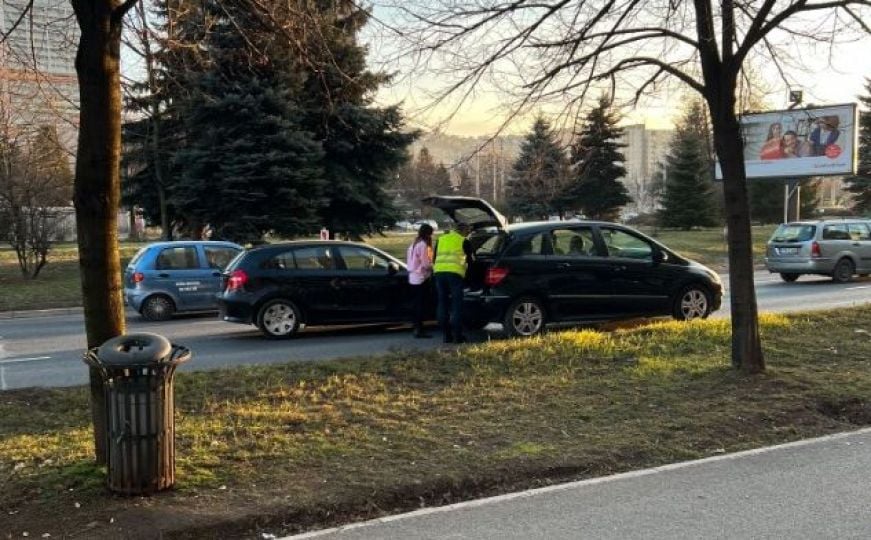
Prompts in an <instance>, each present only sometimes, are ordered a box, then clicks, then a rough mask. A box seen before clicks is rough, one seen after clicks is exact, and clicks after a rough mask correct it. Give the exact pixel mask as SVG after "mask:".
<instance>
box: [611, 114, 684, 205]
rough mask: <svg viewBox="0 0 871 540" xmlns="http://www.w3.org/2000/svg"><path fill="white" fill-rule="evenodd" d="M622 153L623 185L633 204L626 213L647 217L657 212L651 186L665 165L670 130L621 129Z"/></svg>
mask: <svg viewBox="0 0 871 540" xmlns="http://www.w3.org/2000/svg"><path fill="white" fill-rule="evenodd" d="M622 128H623V139H622V141H621V142H622V143H623V144H625V145H626V146H625V147H624V148H623V149H622V151H623V155H624V157H625V158H626V161H625V162H624V166H625V167H626V176H625V177H624V178H623V183H624V185H625V186H626V189H627V190H628V191H629V196H630V197H631V198H632V203H631V204H630V205H628V206H627V208H626V211H627V212H635V213H638V214H646V213H650V212H653V211H654V210H655V209H656V206H657V204H658V203H657V201H656V198H655V195H654V193H653V190H652V189H651V184H652V181H653V177H654V174H655V173H656V172H657V171H658V170H659V167H660V164H661V163H665V156H666V155H667V154H668V150H669V145H670V144H671V138H672V136H673V135H674V131H673V130H671V129H648V128H647V127H645V125H644V124H633V125H629V126H622Z"/></svg>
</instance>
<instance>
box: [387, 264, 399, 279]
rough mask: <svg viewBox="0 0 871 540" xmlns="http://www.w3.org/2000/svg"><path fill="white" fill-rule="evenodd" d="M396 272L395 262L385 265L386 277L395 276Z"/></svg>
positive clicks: (397, 268) (396, 265)
mask: <svg viewBox="0 0 871 540" xmlns="http://www.w3.org/2000/svg"><path fill="white" fill-rule="evenodd" d="M398 272H399V265H398V264H396V263H395V262H389V263H387V275H388V276H393V275H396V274H397V273H398Z"/></svg>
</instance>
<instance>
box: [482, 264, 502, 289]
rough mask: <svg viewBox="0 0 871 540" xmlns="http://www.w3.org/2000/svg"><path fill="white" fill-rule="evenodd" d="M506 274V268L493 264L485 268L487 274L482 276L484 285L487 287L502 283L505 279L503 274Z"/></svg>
mask: <svg viewBox="0 0 871 540" xmlns="http://www.w3.org/2000/svg"><path fill="white" fill-rule="evenodd" d="M507 275H508V269H507V268H502V267H499V266H494V267H492V268H490V269H488V270H487V275H486V276H484V285H486V286H488V287H493V286H494V285H499V284H500V283H502V280H503V279H505V276H507Z"/></svg>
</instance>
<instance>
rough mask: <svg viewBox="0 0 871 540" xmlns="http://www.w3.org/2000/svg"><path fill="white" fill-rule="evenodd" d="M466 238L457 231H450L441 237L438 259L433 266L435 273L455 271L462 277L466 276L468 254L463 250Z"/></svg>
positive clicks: (437, 250) (437, 252)
mask: <svg viewBox="0 0 871 540" xmlns="http://www.w3.org/2000/svg"><path fill="white" fill-rule="evenodd" d="M464 240H465V238H463V236H462V235H461V234H460V233H458V232H456V231H450V232H448V233H447V234H445V235H442V236H441V237H439V241H438V247H437V248H436V260H435V264H433V266H432V271H433V273H438V272H453V273H454V274H459V276H460V277H465V276H466V254H465V252H463V241H464Z"/></svg>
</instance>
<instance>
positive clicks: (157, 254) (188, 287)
mask: <svg viewBox="0 0 871 540" xmlns="http://www.w3.org/2000/svg"><path fill="white" fill-rule="evenodd" d="M242 251H243V248H242V246H239V245H237V244H234V243H232V242H218V241H206V240H203V241H199V240H192V241H176V242H157V243H154V244H149V245H147V246H145V247H143V248H142V249H140V250H139V251H138V252H137V253H136V255H134V256H133V259H131V260H130V263H129V264H128V265H127V268H126V270H125V271H124V302H125V304H127V305H129V306H132V307H133V309H135V310H136V311H138V312H139V313H140V314H141V315H142V316H143V317H144V318H145V319H148V320H150V321H163V320H166V319H169V318H170V317H172V316H173V314H174V313H180V312H190V311H211V310H216V309H217V307H218V306H217V301H216V299H215V295H216V294H217V293H218V292H219V291H220V287H221V270H222V269H223V268H224V267H225V266H227V264H229V263H230V261H231V260H232V259H233V258H234V257H235V256H236V255H238V254H239V253H240V252H242Z"/></svg>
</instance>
